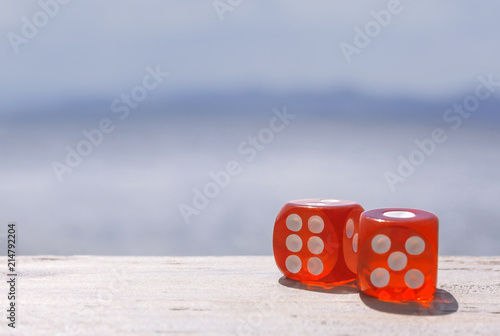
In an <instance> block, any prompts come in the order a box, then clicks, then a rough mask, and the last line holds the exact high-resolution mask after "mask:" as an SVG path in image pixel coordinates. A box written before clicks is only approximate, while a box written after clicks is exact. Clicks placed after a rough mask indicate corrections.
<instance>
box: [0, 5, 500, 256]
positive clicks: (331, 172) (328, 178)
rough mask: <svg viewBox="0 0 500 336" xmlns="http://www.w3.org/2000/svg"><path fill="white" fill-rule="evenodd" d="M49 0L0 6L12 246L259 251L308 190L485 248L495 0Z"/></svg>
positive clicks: (499, 101)
mask: <svg viewBox="0 0 500 336" xmlns="http://www.w3.org/2000/svg"><path fill="white" fill-rule="evenodd" d="M60 1H61V2H58V1H56V0H41V1H23V2H20V1H3V2H2V3H1V4H0V35H1V36H2V38H1V39H0V57H1V62H0V155H1V170H0V204H1V208H0V209H1V211H0V223H4V224H3V228H1V226H0V231H1V234H3V235H4V234H5V233H6V230H7V222H8V221H17V222H18V227H19V229H18V230H19V235H18V251H19V253H22V254H35V255H36V254H55V255H73V254H103V255H246V254H252V255H263V254H264V255H265V254H272V244H271V238H272V229H273V225H274V219H275V217H276V215H277V213H278V211H279V210H280V208H281V207H282V205H283V204H284V203H285V202H287V201H289V200H293V199H299V198H316V197H318V198H341V199H349V200H355V201H357V202H359V203H360V204H362V205H363V206H364V207H365V209H371V208H377V207H392V206H396V207H412V208H421V209H425V210H428V211H431V212H434V213H435V214H437V215H438V216H439V218H440V224H441V227H440V253H441V254H442V255H498V254H500V244H499V243H498V241H499V239H500V224H498V221H499V218H500V207H499V201H500V195H499V191H500V170H499V164H500V147H499V144H500V132H499V127H500V115H499V109H500V83H499V82H500V62H499V61H498V58H499V54H500V43H499V40H498V31H500V21H498V12H499V11H500V3H493V2H487V3H481V5H478V4H476V3H473V2H470V1H462V0H458V1H441V2H439V3H436V2H434V1H414V2H412V1H401V2H399V3H396V2H394V1H392V2H387V1H356V2H341V3H339V2H332V1H326V0H323V1H312V2H311V1H308V2H305V1H299V0H270V1H264V0H259V1H256V0H255V1H254V0H241V1H235V0H234V1H227V0H220V1H219V0H216V1H194V0H190V1H186V0H184V1H158V0H149V1H129V0H108V1H95V0H93V1H69V2H67V3H65V2H64V1H62V0H60ZM166 73H168V75H167V74H166ZM488 83H489V84H488ZM495 83H496V84H495ZM277 116H279V117H277ZM436 129H441V130H442V131H439V130H438V132H441V134H442V135H441V137H439V140H440V142H436V141H434V140H429V139H431V138H432V134H433V132H435V130H436ZM416 142H423V143H425V144H427V147H426V152H425V153H424V151H423V150H421V149H419V147H418V145H417V143H416ZM228 167H229V168H228ZM228 171H229V172H228ZM216 183H218V185H217V184H216ZM4 237H5V235H4ZM3 244H5V241H3Z"/></svg>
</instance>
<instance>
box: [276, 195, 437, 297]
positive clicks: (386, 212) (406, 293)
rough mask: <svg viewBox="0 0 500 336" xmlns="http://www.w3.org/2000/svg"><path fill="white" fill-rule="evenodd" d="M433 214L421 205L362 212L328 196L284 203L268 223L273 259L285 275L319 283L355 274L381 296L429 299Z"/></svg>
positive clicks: (434, 267) (433, 286)
mask: <svg viewBox="0 0 500 336" xmlns="http://www.w3.org/2000/svg"><path fill="white" fill-rule="evenodd" d="M438 228H439V222H438V218H437V217H436V216H435V215H433V214H431V213H429V212H427V211H422V210H415V209H400V208H387V209H375V210H369V211H364V209H363V208H362V207H361V206H360V205H359V204H357V203H355V202H351V201H344V200H333V199H306V200H298V201H292V202H288V203H287V204H286V205H285V206H284V207H283V208H282V209H281V211H280V213H279V214H278V217H277V218H276V223H275V226H274V234H273V250H274V258H275V259H276V264H277V265H278V268H279V269H280V270H281V272H282V273H283V274H284V275H285V276H286V277H288V278H291V279H295V280H299V281H303V282H309V283H310V282H314V283H316V284H321V283H339V284H343V283H347V282H350V281H352V280H354V279H357V283H358V287H359V289H360V290H361V291H362V292H364V293H365V294H368V295H371V296H375V297H378V298H380V299H381V300H386V301H429V300H432V298H433V296H434V293H435V291H436V283H437V261H438Z"/></svg>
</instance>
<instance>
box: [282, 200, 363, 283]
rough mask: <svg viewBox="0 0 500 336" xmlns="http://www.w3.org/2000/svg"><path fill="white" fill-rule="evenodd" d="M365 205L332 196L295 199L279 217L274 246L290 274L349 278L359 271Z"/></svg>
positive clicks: (324, 279) (337, 279)
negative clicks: (362, 216)
mask: <svg viewBox="0 0 500 336" xmlns="http://www.w3.org/2000/svg"><path fill="white" fill-rule="evenodd" d="M362 212H363V208H362V207H361V206H360V205H359V204H357V203H354V202H350V201H343V200H330V199H308V200H298V201H292V202H289V203H287V204H285V206H284V207H283V208H282V209H281V211H280V213H279V214H278V216H277V218H276V223H275V226H274V234H273V250H274V257H275V260H276V264H277V265H278V268H279V269H280V270H281V272H282V273H283V274H284V275H285V276H286V277H288V278H291V279H295V280H300V281H314V282H346V281H350V280H353V279H354V278H355V272H356V271H357V250H358V223H359V216H360V215H361V213H362Z"/></svg>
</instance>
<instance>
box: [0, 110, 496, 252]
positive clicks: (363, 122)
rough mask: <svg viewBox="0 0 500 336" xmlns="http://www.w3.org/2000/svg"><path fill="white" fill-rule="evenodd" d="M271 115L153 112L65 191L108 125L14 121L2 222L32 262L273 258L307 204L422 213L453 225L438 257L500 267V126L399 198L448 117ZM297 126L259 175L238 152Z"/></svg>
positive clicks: (439, 157)
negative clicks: (291, 216)
mask: <svg viewBox="0 0 500 336" xmlns="http://www.w3.org/2000/svg"><path fill="white" fill-rule="evenodd" d="M280 103H281V102H280V101H278V103H277V104H276V105H275V106H273V105H271V104H267V103H266V104H263V105H262V106H260V108H259V109H258V110H255V113H233V114H231V111H229V110H227V111H221V110H218V111H215V110H205V111H204V112H207V111H210V113H205V114H203V113H191V114H180V113H175V114H169V113H162V111H156V110H155V111H148V110H144V111H141V114H137V115H135V116H132V117H130V118H129V119H127V120H125V121H123V122H120V123H118V122H116V123H115V126H116V129H115V131H114V132H113V133H111V134H107V135H105V137H104V139H103V142H102V144H101V145H100V146H99V147H96V148H94V150H93V151H92V153H91V154H90V155H89V156H88V157H86V158H84V160H83V163H82V164H81V165H80V166H78V167H77V168H75V170H74V171H73V172H72V173H69V174H66V175H64V180H63V182H62V183H59V182H58V180H57V177H56V174H55V173H54V171H53V169H52V167H51V164H52V162H53V161H55V160H56V161H61V162H63V161H64V158H65V155H66V149H65V147H66V146H68V145H69V146H71V147H72V148H75V146H76V144H77V143H78V142H79V141H81V140H82V139H84V137H83V135H82V133H81V131H82V130H83V129H87V130H90V129H92V128H94V127H96V125H98V122H99V120H100V119H101V118H103V117H109V115H108V114H106V113H103V114H102V115H101V114H95V115H89V116H88V117H85V118H67V119H64V118H59V119H53V120H51V119H50V118H38V119H37V118H27V119H11V120H5V121H4V122H3V127H2V132H1V141H2V143H3V145H2V148H1V153H2V157H3V162H2V173H1V174H0V190H1V192H0V202H1V204H3V212H2V221H3V222H7V221H8V220H16V221H18V223H19V231H20V232H19V235H20V238H19V251H20V252H21V253H24V254H109V255H166V254H168V255H227V254H230V255H237V254H254V255H261V254H271V253H272V246H271V236H272V229H273V224H274V219H275V216H276V214H277V213H278V211H279V209H280V208H281V206H282V205H283V204H284V203H285V202H286V201H288V200H292V199H298V198H315V197H321V198H343V199H350V200H355V201H358V202H359V203H361V204H362V205H363V206H364V207H365V209H370V208H377V207H389V206H391V207H392V206H401V207H414V208H421V209H426V210H428V211H431V212H434V213H436V214H437V215H438V216H439V218H440V220H441V231H440V244H441V245H440V253H441V254H445V255H450V254H465V255H494V254H496V255H498V254H500V244H498V240H499V239H500V226H499V225H498V218H500V208H499V207H498V204H499V200H500V196H499V190H500V178H499V177H500V172H499V169H498V167H499V164H500V149H499V146H498V145H499V143H500V133H499V132H498V122H497V121H492V122H490V123H489V125H488V123H487V122H479V121H480V118H476V119H475V120H474V119H473V118H471V120H470V121H467V122H466V123H464V125H463V126H462V127H461V128H459V129H458V130H456V131H449V132H448V136H449V137H448V140H447V141H446V142H445V143H443V144H439V145H438V146H437V149H436V152H435V153H434V154H433V155H431V156H430V157H427V158H426V160H425V163H424V164H423V165H421V166H419V167H417V168H416V171H415V173H414V174H413V175H411V176H410V177H409V178H408V179H407V180H406V181H405V182H404V183H401V184H398V185H397V186H396V191H395V192H392V191H391V190H390V188H389V186H388V184H387V182H386V180H385V178H384V173H385V172H386V171H387V170H392V171H395V170H396V168H397V165H398V157H399V156H400V155H403V156H408V155H409V154H410V153H411V151H413V150H414V149H415V148H416V147H415V145H414V143H413V142H414V140H415V139H420V140H422V139H424V138H425V137H428V136H429V135H430V133H431V131H432V130H433V129H434V128H435V127H445V126H446V125H443V122H442V120H440V116H439V114H438V115H436V116H435V117H431V116H427V117H425V118H424V117H422V118H421V119H419V122H416V121H415V120H411V119H408V118H407V117H401V118H396V119H394V118H386V119H380V120H378V121H377V122H374V121H373V118H369V117H366V118H363V117H360V118H345V117H335V114H332V115H331V116H330V117H326V116H323V117H318V115H317V114H314V113H313V112H314V111H313V112H311V111H306V110H305V109H303V108H302V107H301V108H298V107H297V106H295V105H290V104H282V105H280ZM283 105H287V110H288V112H289V113H292V114H295V115H296V118H295V119H293V120H292V121H291V122H290V124H289V125H288V126H286V128H285V129H284V130H283V131H282V132H280V133H277V134H275V136H274V139H273V140H272V141H270V142H269V143H268V144H266V145H265V148H264V149H262V150H261V151H258V153H257V155H256V157H255V159H254V160H253V161H251V162H247V161H246V159H247V158H248V155H242V154H241V153H240V152H239V151H238V147H239V146H240V145H241V143H242V142H243V141H247V139H248V137H249V136H254V135H256V134H258V132H259V131H261V130H262V129H263V128H264V127H268V126H269V122H270V120H271V119H272V118H273V116H274V114H273V111H272V109H273V107H277V108H279V109H282V108H283ZM232 160H235V161H237V162H239V163H240V164H241V167H242V171H241V173H240V174H239V175H237V176H235V177H233V178H232V180H231V182H230V184H229V186H228V187H227V188H226V189H223V190H221V192H220V194H219V195H218V197H216V198H214V199H213V200H211V201H210V204H209V205H208V206H207V207H206V208H205V209H203V210H202V211H201V212H200V213H199V214H198V215H193V216H191V217H190V221H189V223H187V222H186V221H185V220H184V219H183V217H182V215H181V212H180V211H179V204H181V203H185V204H190V205H191V202H192V199H193V195H194V194H193V190H194V188H199V189H202V188H203V187H204V186H205V185H206V183H208V182H210V181H211V178H210V176H209V174H210V173H211V172H212V171H215V172H217V171H221V170H223V169H225V166H226V164H227V163H228V162H229V161H232Z"/></svg>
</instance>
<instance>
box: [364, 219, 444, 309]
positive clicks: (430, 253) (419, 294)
mask: <svg viewBox="0 0 500 336" xmlns="http://www.w3.org/2000/svg"><path fill="white" fill-rule="evenodd" d="M438 225H439V224H438V219H437V217H436V216H435V215H433V214H431V213H429V212H426V211H422V210H414V209H376V210H370V211H366V212H364V213H363V214H362V215H361V219H360V224H359V247H360V249H359V255H358V261H359V264H358V286H359V288H360V290H361V291H362V292H364V293H365V294H368V295H371V296H376V297H378V298H380V299H382V300H387V301H415V300H419V301H425V300H430V299H432V298H433V296H434V293H435V291H436V282H437V256H438Z"/></svg>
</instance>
